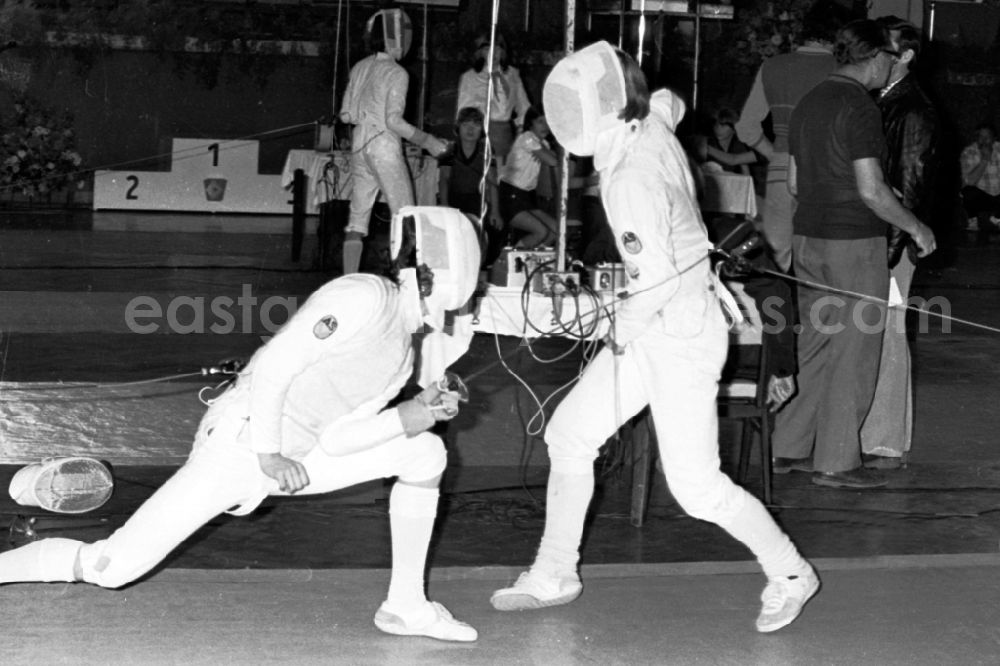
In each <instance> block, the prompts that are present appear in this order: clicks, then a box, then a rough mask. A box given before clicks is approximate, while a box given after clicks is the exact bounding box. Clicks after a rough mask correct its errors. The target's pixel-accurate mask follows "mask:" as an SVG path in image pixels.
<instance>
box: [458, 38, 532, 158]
mask: <svg viewBox="0 0 1000 666" xmlns="http://www.w3.org/2000/svg"><path fill="white" fill-rule="evenodd" d="M489 57H490V37H489V35H480V36H479V37H477V38H476V53H475V61H474V62H473V64H472V67H471V68H470V69H468V70H466V71H465V72H464V73H463V74H462V77H461V78H460V79H459V80H458V107H457V109H458V111H461V110H462V109H464V108H466V107H469V106H473V107H475V108H477V109H479V110H480V111H481V112H482V113H483V114H484V115H485V114H486V100H487V98H488V95H489V84H490V72H491V71H492V73H493V96H492V98H490V117H489V124H488V126H487V136H488V137H489V141H490V150H492V151H493V155H494V156H495V157H496V158H497V163H498V164H500V165H501V166H502V165H503V163H504V162H505V161H506V160H507V155H508V154H509V153H510V149H511V146H513V144H514V125H516V126H517V129H521V128H522V127H523V126H524V118H525V114H526V113H527V112H528V108H529V107H530V106H531V103H530V102H529V101H528V93H526V92H525V90H524V84H523V83H522V82H521V74H520V73H519V72H518V71H517V68H516V67H514V66H513V65H511V64H510V62H508V53H507V42H506V40H504V38H503V35H500V34H497V36H496V43H495V44H494V46H493V61H492V63H493V64H492V67H487V66H486V64H487V63H488V62H489Z"/></svg>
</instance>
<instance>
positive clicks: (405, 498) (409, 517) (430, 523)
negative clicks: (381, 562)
mask: <svg viewBox="0 0 1000 666" xmlns="http://www.w3.org/2000/svg"><path fill="white" fill-rule="evenodd" d="M439 494H440V493H439V491H438V489H437V488H425V487H423V486H411V485H409V484H406V483H402V482H399V481H397V482H396V484H395V485H394V486H393V487H392V493H391V494H390V495H389V527H390V528H391V529H392V576H391V578H390V580H389V594H388V595H387V596H386V602H387V603H388V605H389V607H390V608H391V609H392V611H393V612H398V613H406V612H407V611H410V610H414V609H416V608H418V607H419V606H421V605H422V604H423V603H424V602H426V601H427V597H426V596H425V595H424V569H425V567H426V565H427V546H428V545H429V544H430V540H431V532H432V531H433V530H434V521H435V520H436V519H437V507H438V496H439Z"/></svg>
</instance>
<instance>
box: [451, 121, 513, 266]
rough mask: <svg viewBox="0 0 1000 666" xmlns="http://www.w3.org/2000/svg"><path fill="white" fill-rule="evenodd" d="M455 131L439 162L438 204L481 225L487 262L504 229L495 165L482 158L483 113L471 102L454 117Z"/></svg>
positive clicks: (494, 253) (496, 251) (500, 242)
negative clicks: (452, 146) (446, 150)
mask: <svg viewBox="0 0 1000 666" xmlns="http://www.w3.org/2000/svg"><path fill="white" fill-rule="evenodd" d="M455 134H456V136H457V141H456V142H455V145H454V149H453V150H452V151H451V152H450V153H449V154H447V155H445V156H444V157H442V158H441V160H440V162H439V164H440V172H439V173H440V175H439V181H438V192H439V199H440V202H441V205H442V206H450V207H451V208H457V209H458V210H460V211H462V212H463V213H465V214H466V215H467V216H469V217H470V218H471V219H472V220H473V221H474V222H475V223H476V225H477V226H478V227H481V228H482V229H483V231H484V233H485V234H486V237H487V239H488V242H487V249H486V252H484V253H483V265H484V266H489V265H490V264H492V263H493V261H494V260H495V259H496V258H497V255H498V254H499V252H500V248H502V247H503V245H504V242H505V240H506V239H505V237H506V233H505V231H504V224H503V218H502V217H500V204H499V200H498V199H497V175H496V169H494V168H493V167H492V166H491V165H489V164H488V163H487V161H486V146H485V145H484V144H485V142H484V141H483V113H482V112H481V111H480V110H479V109H477V108H475V107H471V106H467V107H465V108H464V109H462V110H461V111H460V112H459V113H458V120H456V121H455ZM484 174H485V176H486V177H485V178H484V177H483V176H484ZM483 187H485V188H486V196H485V197H483V191H482V189H481V188H483ZM484 199H485V203H486V204H487V206H486V210H485V212H484V210H483V203H484ZM481 220H482V222H481Z"/></svg>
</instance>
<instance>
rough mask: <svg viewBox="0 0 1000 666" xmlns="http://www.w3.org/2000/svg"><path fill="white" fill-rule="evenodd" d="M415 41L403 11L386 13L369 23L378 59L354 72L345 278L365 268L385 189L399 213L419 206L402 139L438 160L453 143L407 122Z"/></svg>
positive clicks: (347, 112)
mask: <svg viewBox="0 0 1000 666" xmlns="http://www.w3.org/2000/svg"><path fill="white" fill-rule="evenodd" d="M412 40H413V29H412V28H411V26H410V19H409V18H408V17H407V16H406V14H405V13H404V12H403V11H402V10H401V9H383V10H381V11H378V12H376V13H375V14H373V15H372V17H371V18H370V19H368V24H367V29H366V31H365V42H366V43H367V44H368V45H369V50H370V51H371V52H372V55H370V56H368V57H367V58H365V59H364V60H361V61H360V62H358V63H357V64H356V65H354V67H352V68H351V75H350V78H349V79H348V82H347V90H346V91H345V92H344V102H343V104H342V105H341V110H340V120H341V121H342V122H344V123H347V124H350V125H354V129H353V131H352V133H351V179H352V181H351V205H350V208H351V212H350V217H349V220H348V222H347V228H346V230H345V232H344V252H343V260H344V275H347V274H349V273H357V272H358V269H359V268H360V267H361V255H362V253H363V251H364V240H363V239H364V238H365V237H366V236H367V235H368V223H369V221H370V218H371V213H372V207H373V206H374V205H375V199H376V198H378V194H379V192H380V191H381V192H382V194H383V195H384V196H385V200H386V203H388V205H389V211H390V213H391V214H392V215H396V213H398V212H399V210H400V208H402V207H403V206H412V205H413V203H414V197H413V183H412V182H411V180H410V171H409V169H408V167H407V164H406V158H405V156H404V155H403V148H402V144H401V141H402V139H406V140H407V141H409V142H410V143H413V144H415V145H417V146H420V147H421V148H423V149H424V150H426V151H427V152H428V153H430V154H431V155H433V156H434V157H440V156H441V155H443V154H444V153H445V152H446V151H447V150H448V144H447V143H445V142H444V141H442V140H441V139H438V138H437V137H434V136H432V135H430V134H428V133H426V132H424V131H422V130H419V129H417V128H416V127H414V126H413V125H411V124H410V123H408V122H406V120H404V119H403V111H404V110H405V108H406V91H407V88H408V87H409V82H410V77H409V74H407V72H406V70H405V69H403V67H402V66H401V65H399V63H398V61H399V60H401V59H402V58H403V56H405V55H406V52H407V51H408V50H409V48H410V42H411V41H412Z"/></svg>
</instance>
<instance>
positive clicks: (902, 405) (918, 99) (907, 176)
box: [861, 17, 940, 469]
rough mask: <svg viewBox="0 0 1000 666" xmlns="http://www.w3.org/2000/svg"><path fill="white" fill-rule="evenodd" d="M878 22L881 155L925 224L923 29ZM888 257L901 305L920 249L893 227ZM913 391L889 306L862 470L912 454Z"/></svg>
mask: <svg viewBox="0 0 1000 666" xmlns="http://www.w3.org/2000/svg"><path fill="white" fill-rule="evenodd" d="M879 23H881V24H882V25H884V26H885V27H886V28H888V30H889V37H890V39H891V40H892V49H893V50H894V51H896V52H897V53H898V54H899V55H898V56H897V59H896V62H895V63H894V64H893V66H892V70H891V71H890V73H889V83H888V85H886V87H885V88H883V89H882V91H881V92H880V93H879V96H878V100H877V103H878V107H879V110H880V111H881V112H882V128H883V130H884V132H885V141H886V151H885V154H884V157H883V158H882V164H883V168H884V169H885V179H886V182H887V183H888V185H889V186H890V187H892V188H893V189H894V190H895V191H896V192H897V193H899V195H900V196H901V200H900V203H902V204H903V206H904V207H905V208H907V209H908V210H910V211H912V212H913V214H914V215H916V216H917V218H919V219H920V220H921V221H922V222H923V223H924V224H927V225H930V224H931V221H932V212H933V211H934V209H935V206H934V194H935V193H936V191H937V187H936V183H937V171H938V163H939V162H940V155H939V152H938V145H939V129H938V119H937V113H936V112H935V110H934V107H933V105H932V104H931V102H930V100H929V99H928V98H927V95H925V94H924V92H923V90H921V89H920V86H919V85H918V84H917V80H916V76H915V75H914V74H913V73H912V70H913V68H914V67H915V66H916V61H917V56H918V54H919V53H920V41H921V39H920V32H919V31H918V30H917V29H916V28H915V27H914V26H913V25H911V24H909V23H907V22H906V21H903V20H902V19H899V18H896V17H882V18H881V19H879ZM888 258H889V268H890V278H891V280H892V281H893V282H895V284H896V287H897V290H898V294H899V297H900V298H901V300H902V301H904V302H905V301H906V298H907V296H908V295H909V293H910V283H911V281H912V279H913V271H914V268H915V265H916V259H917V252H916V248H915V247H914V246H913V241H912V239H911V238H910V237H909V235H908V234H906V233H905V232H903V231H902V230H901V229H899V228H898V227H894V226H891V225H890V227H889V257H888ZM912 389H913V387H912V378H911V376H910V350H909V347H908V345H907V341H906V310H902V309H899V308H892V309H890V310H889V311H888V313H887V314H886V322H885V332H884V333H883V335H882V358H881V361H880V362H879V370H878V380H877V382H876V387H875V398H874V400H873V402H872V408H871V411H870V412H868V417H867V418H866V419H865V423H864V426H863V427H862V428H861V452H862V454H867V459H866V460H865V466H866V467H874V468H880V469H895V468H897V467H899V466H900V464H901V462H902V459H903V457H904V456H905V455H906V454H907V452H908V451H909V450H910V435H911V432H912V426H913V390H912Z"/></svg>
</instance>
